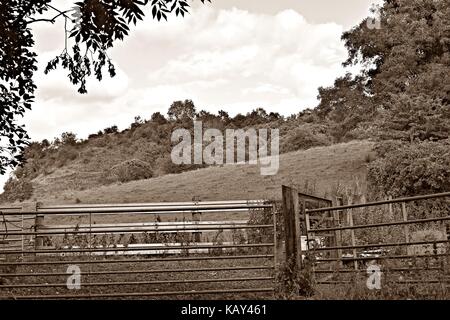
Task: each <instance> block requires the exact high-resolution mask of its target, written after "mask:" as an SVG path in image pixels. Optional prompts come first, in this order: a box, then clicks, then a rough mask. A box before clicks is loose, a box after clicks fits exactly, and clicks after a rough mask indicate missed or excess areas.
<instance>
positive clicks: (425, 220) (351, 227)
mask: <svg viewBox="0 0 450 320" xmlns="http://www.w3.org/2000/svg"><path fill="white" fill-rule="evenodd" d="M447 220H450V216H447V217H441V218H427V219H417V220H407V221H396V222H383V223H373V224H366V225H356V226H346V227H336V228H322V229H311V230H310V232H329V231H336V230H355V229H366V228H367V229H369V228H378V227H389V226H399V225H408V224H417V223H428V222H437V221H447Z"/></svg>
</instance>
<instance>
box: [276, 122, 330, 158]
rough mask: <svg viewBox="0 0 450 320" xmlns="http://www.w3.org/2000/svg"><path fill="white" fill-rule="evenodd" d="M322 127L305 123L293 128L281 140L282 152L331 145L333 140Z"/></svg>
mask: <svg viewBox="0 0 450 320" xmlns="http://www.w3.org/2000/svg"><path fill="white" fill-rule="evenodd" d="M322 129H323V128H321V127H318V126H309V125H304V126H301V127H299V128H296V129H294V130H292V131H291V132H289V133H288V134H287V135H286V136H285V137H284V139H283V140H282V142H281V153H286V152H291V151H296V150H304V149H309V148H312V147H319V146H327V145H330V144H331V140H330V138H329V137H328V136H327V135H326V134H325V133H324V131H323V130H322Z"/></svg>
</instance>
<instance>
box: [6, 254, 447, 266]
mask: <svg viewBox="0 0 450 320" xmlns="http://www.w3.org/2000/svg"><path fill="white" fill-rule="evenodd" d="M442 257H450V253H438V254H424V255H392V256H380V257H355V258H354V257H349V258H346V257H343V258H342V259H341V260H342V261H354V260H356V261H371V260H403V259H431V258H442ZM334 261H340V260H338V259H334V258H320V259H317V260H316V262H319V263H320V262H334ZM0 265H1V264H0Z"/></svg>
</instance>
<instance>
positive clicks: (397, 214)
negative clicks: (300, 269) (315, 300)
mask: <svg viewBox="0 0 450 320" xmlns="http://www.w3.org/2000/svg"><path fill="white" fill-rule="evenodd" d="M449 197H450V193H448V192H447V193H441V194H432V195H425V196H416V197H409V198H400V199H389V200H386V201H378V202H370V203H359V204H349V205H343V204H342V201H334V202H335V204H336V205H335V206H329V207H322V208H307V207H304V208H303V210H302V211H301V213H300V214H301V215H302V216H304V219H305V226H304V227H305V230H306V236H307V238H308V240H310V241H308V242H307V251H308V257H309V258H310V261H312V262H313V264H312V270H313V273H314V278H315V283H316V284H317V285H319V286H330V285H342V284H352V285H354V284H356V283H357V282H358V281H364V282H363V283H364V285H366V281H365V280H366V279H368V277H370V275H372V274H373V273H374V272H377V273H378V275H379V276H380V277H381V278H380V279H381V280H382V284H383V285H385V286H391V285H396V286H411V285H414V286H416V287H417V286H418V285H420V284H424V285H425V284H426V285H433V284H434V285H438V286H439V290H443V291H445V292H448V291H446V290H447V289H448V284H449V283H450V269H449V268H450V265H449V262H450V261H449V260H448V258H449V256H450V250H449V248H450V246H449V244H450V242H449V238H448V229H449V228H448V227H449V224H448V221H449V220H450V203H449ZM327 239H332V241H327ZM381 280H380V281H381ZM380 283H381V282H380ZM376 289H380V288H376Z"/></svg>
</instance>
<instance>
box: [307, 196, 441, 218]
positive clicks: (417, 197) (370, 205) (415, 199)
mask: <svg viewBox="0 0 450 320" xmlns="http://www.w3.org/2000/svg"><path fill="white" fill-rule="evenodd" d="M446 197H450V192H444V193H436V194H431V195H425V196H416V197H408V198H398V199H392V200H384V201H377V202H367V203H362V204H352V205H345V206H337V207H329V208H320V209H309V210H307V212H308V213H310V214H311V213H317V212H326V211H336V210H344V209H354V208H365V207H374V206H379V205H383V204H390V203H400V202H412V201H418V200H427V199H435V198H446Z"/></svg>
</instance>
